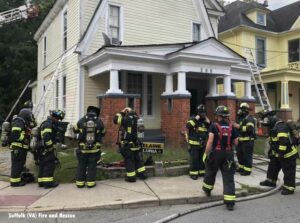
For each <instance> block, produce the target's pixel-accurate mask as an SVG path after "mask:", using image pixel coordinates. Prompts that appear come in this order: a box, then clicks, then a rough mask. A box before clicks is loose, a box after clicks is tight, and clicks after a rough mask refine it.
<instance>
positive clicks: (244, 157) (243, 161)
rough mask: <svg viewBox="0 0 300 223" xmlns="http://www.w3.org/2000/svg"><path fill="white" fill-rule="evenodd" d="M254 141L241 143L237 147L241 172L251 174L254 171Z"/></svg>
mask: <svg viewBox="0 0 300 223" xmlns="http://www.w3.org/2000/svg"><path fill="white" fill-rule="evenodd" d="M253 149H254V141H253V140H250V141H249V140H248V141H239V144H238V146H237V153H236V155H237V159H238V162H239V165H238V168H239V170H240V171H241V172H245V173H246V174H250V173H251V171H252V162H253Z"/></svg>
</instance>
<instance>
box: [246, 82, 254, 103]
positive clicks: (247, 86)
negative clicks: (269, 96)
mask: <svg viewBox="0 0 300 223" xmlns="http://www.w3.org/2000/svg"><path fill="white" fill-rule="evenodd" d="M244 84H245V97H246V98H249V99H254V97H252V93H251V81H245V82H244Z"/></svg>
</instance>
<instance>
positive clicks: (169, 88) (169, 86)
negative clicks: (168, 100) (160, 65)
mask: <svg viewBox="0 0 300 223" xmlns="http://www.w3.org/2000/svg"><path fill="white" fill-rule="evenodd" d="M170 94H173V74H166V85H165V91H164V92H163V93H162V95H170Z"/></svg>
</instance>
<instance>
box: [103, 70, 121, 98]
mask: <svg viewBox="0 0 300 223" xmlns="http://www.w3.org/2000/svg"><path fill="white" fill-rule="evenodd" d="M106 94H123V91H121V90H120V89H119V71H118V70H110V76H109V89H108V91H107V92H106Z"/></svg>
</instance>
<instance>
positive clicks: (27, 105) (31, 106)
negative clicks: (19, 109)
mask: <svg viewBox="0 0 300 223" xmlns="http://www.w3.org/2000/svg"><path fill="white" fill-rule="evenodd" d="M23 108H30V109H32V108H33V103H32V101H26V102H25V103H24V105H23Z"/></svg>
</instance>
